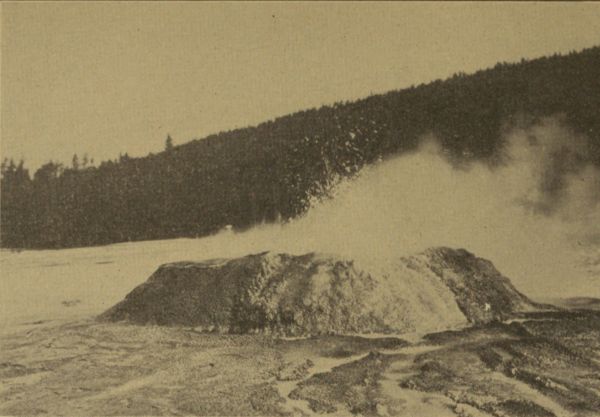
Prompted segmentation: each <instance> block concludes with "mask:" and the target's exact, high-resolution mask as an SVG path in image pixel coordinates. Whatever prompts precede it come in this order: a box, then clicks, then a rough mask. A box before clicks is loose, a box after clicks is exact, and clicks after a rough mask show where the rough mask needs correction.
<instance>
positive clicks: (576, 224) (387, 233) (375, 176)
mask: <svg viewBox="0 0 600 417" xmlns="http://www.w3.org/2000/svg"><path fill="white" fill-rule="evenodd" d="M506 144H507V145H506V147H505V149H504V151H505V152H504V155H503V157H502V158H501V159H502V163H501V164H499V165H496V166H494V167H491V166H488V165H486V164H484V163H479V162H473V163H470V164H469V165H468V166H466V167H465V166H461V167H459V168H457V167H456V166H455V165H453V164H450V163H449V162H448V160H447V159H446V158H445V156H444V152H442V151H441V149H440V148H439V146H438V145H437V141H435V139H429V140H424V142H423V145H422V146H421V147H420V149H419V150H418V151H416V152H413V153H410V154H405V155H403V156H400V157H397V158H394V159H391V160H387V161H384V162H381V163H378V164H375V165H373V166H369V167H367V168H364V169H363V171H362V172H361V173H360V174H359V176H358V177H357V178H354V179H352V180H348V181H343V182H342V183H340V184H339V185H338V186H337V187H336V188H335V189H334V190H333V196H332V198H330V199H325V200H324V201H321V202H319V203H317V204H315V205H314V206H313V207H312V208H311V209H310V210H309V211H308V212H307V214H306V215H305V216H304V217H302V218H300V219H296V220H294V221H292V222H290V223H287V224H277V225H264V226H260V227H256V228H254V229H252V230H250V231H247V232H244V233H239V234H237V233H233V232H231V231H230V232H225V233H222V234H220V235H217V236H213V237H211V238H208V239H202V242H203V243H202V246H203V249H202V250H203V254H204V255H205V256H207V257H208V256H215V257H220V256H223V257H225V256H239V255H244V254H247V253H251V252H258V251H262V250H276V251H285V252H291V253H301V252H310V251H322V252H328V253H337V254H341V255H344V256H348V257H350V258H352V259H355V260H357V262H367V263H370V264H371V265H370V266H371V267H372V266H373V265H383V264H386V262H389V261H390V260H393V259H397V258H398V257H399V256H402V255H405V254H410V253H414V252H416V251H420V250H422V249H425V248H427V247H431V246H441V245H444V246H451V247H463V248H466V249H468V250H470V251H472V252H473V253H475V254H477V255H478V256H482V257H485V258H488V259H490V260H492V261H493V262H494V263H495V264H496V266H497V267H498V268H499V269H500V270H501V271H502V272H503V273H505V274H506V275H507V276H509V277H510V278H511V279H513V282H514V283H515V284H516V285H517V287H518V288H519V289H521V290H523V291H524V292H526V293H527V294H529V295H531V296H543V295H553V296H564V295H582V294H583V295H595V296H600V285H598V284H599V283H600V266H598V265H599V264H598V263H597V262H596V260H595V259H596V258H594V256H597V255H594V251H597V250H598V246H593V243H594V242H596V243H598V242H597V241H598V236H600V171H599V170H598V168H597V167H595V166H593V165H592V164H591V163H590V162H589V159H588V157H587V154H586V149H587V141H586V139H585V138H584V137H581V136H577V135H575V134H573V133H572V132H570V131H569V129H567V128H566V127H564V126H562V125H561V123H560V121H558V120H556V119H548V120H544V121H542V122H541V123H540V124H538V125H536V126H534V127H531V128H527V129H515V130H513V131H512V132H510V133H509V135H508V136H507V138H506ZM598 255H600V253H598ZM586 256H587V258H586ZM371 269H372V268H371Z"/></svg>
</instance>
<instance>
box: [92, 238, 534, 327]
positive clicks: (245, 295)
mask: <svg viewBox="0 0 600 417" xmlns="http://www.w3.org/2000/svg"><path fill="white" fill-rule="evenodd" d="M535 307H536V305H535V304H534V303H532V302H531V301H530V300H529V299H528V298H527V297H525V296H524V295H523V294H521V293H519V292H518V291H517V290H515V288H514V287H513V286H512V285H511V283H510V281H509V280H508V278H506V277H504V276H503V275H501V274H500V273H499V272H498V271H497V270H496V269H495V268H494V266H493V265H492V264H491V262H489V261H486V260H484V259H480V258H477V257H475V256H474V255H473V254H471V253H469V252H467V251H465V250H454V249H449V248H437V249H430V250H428V251H426V252H424V253H423V254H420V255H417V256H412V257H407V258H401V259H400V260H399V261H398V262H396V263H394V264H391V265H389V266H388V267H386V268H385V269H381V270H379V271H378V272H377V273H372V272H370V271H368V270H364V269H362V268H360V266H358V265H355V263H354V262H352V261H348V260H344V259H339V258H336V257H333V256H324V255H318V254H307V255H303V256H291V255H285V254H274V253H262V254H258V255H250V256H246V257H243V258H238V259H233V260H227V261H223V260H218V261H209V262H202V263H192V262H179V263H173V264H167V265H163V266H161V267H160V268H159V269H158V270H157V271H156V272H155V273H154V274H153V275H152V276H151V277H150V278H149V279H148V281H147V282H145V283H144V284H142V285H140V286H139V287H137V288H135V289H134V290H133V291H132V292H131V293H129V294H128V295H127V296H126V298H125V299H124V300H123V301H122V302H121V303H119V304H117V305H115V306H114V307H113V308H111V309H110V310H108V311H107V312H105V313H104V314H103V315H101V319H103V320H109V321H121V320H126V321H130V322H133V323H137V324H158V325H186V326H195V327H200V328H201V329H203V330H205V331H218V332H231V333H247V332H257V331H260V332H276V333H283V334H288V335H310V334H327V333H371V332H377V333H381V332H409V331H410V332H415V331H417V332H423V331H432V330H440V329H448V328H453V327H456V326H461V325H466V324H468V323H485V322H489V321H492V320H496V319H504V318H507V317H509V316H511V315H512V314H513V313H514V312H516V311H523V310H530V309H532V308H535Z"/></svg>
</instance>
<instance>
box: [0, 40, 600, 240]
mask: <svg viewBox="0 0 600 417" xmlns="http://www.w3.org/2000/svg"><path fill="white" fill-rule="evenodd" d="M557 114H560V115H562V116H563V117H564V121H565V123H567V124H568V125H569V126H570V127H571V128H572V129H574V130H575V131H577V132H579V133H583V134H586V135H587V136H588V137H589V139H590V141H589V155H590V158H591V160H592V161H593V163H595V164H596V165H598V166H600V47H594V48H590V49H586V50H584V51H581V52H577V53H575V52H573V53H570V54H568V55H565V56H561V55H554V56H551V57H544V58H540V59H536V60H532V61H525V60H523V61H521V62H519V63H511V64H509V63H499V64H497V65H496V66H495V67H494V68H491V69H487V70H482V71H478V72H476V73H474V74H471V75H466V74H462V73H461V74H455V75H454V76H452V77H450V78H448V79H446V80H436V81H433V82H431V83H427V84H422V85H419V86H412V87H410V88H407V89H404V90H400V91H391V92H388V93H386V94H381V95H373V96H370V97H368V98H366V99H362V100H358V101H355V102H345V103H336V104H334V105H332V106H323V107H321V108H318V109H308V110H304V111H300V112H297V113H294V114H290V115H287V116H284V117H280V118H277V119H275V120H272V121H267V122H265V123H262V124H260V125H258V126H255V127H248V128H243V129H236V130H232V131H228V132H221V133H218V134H214V135H210V136H208V137H206V138H203V139H196V140H192V141H190V142H188V143H185V144H182V145H174V144H173V140H172V138H170V137H168V138H167V141H166V146H165V150H164V151H163V152H160V153H158V154H149V155H147V156H145V157H140V158H131V157H129V156H128V155H127V154H125V155H121V156H120V157H119V158H118V159H117V160H114V161H104V162H101V163H100V164H99V165H98V166H96V165H95V164H94V163H93V161H91V160H88V159H84V160H81V161H80V160H79V158H77V157H74V159H73V161H72V163H71V165H70V166H63V165H61V164H59V163H55V162H48V163H46V164H44V165H43V166H41V167H40V168H39V169H37V170H36V171H35V173H34V174H33V176H31V175H30V173H29V172H28V170H27V168H26V167H25V164H24V163H23V162H22V161H21V162H18V163H15V162H14V161H12V160H10V159H5V161H4V162H3V163H2V172H1V175H2V178H1V184H0V192H1V207H0V215H1V229H0V237H1V245H2V247H10V248H61V247H73V246H89V245H99V244H107V243H113V242H123V241H135V240H147V239H164V238H174V237H196V236H205V235H208V234H211V233H214V232H216V231H218V230H220V229H222V228H223V227H224V226H226V225H232V226H233V227H234V228H236V229H244V228H247V227H250V226H252V225H253V224H256V223H259V222H272V221H276V220H278V219H284V220H285V219H290V218H294V217H296V216H298V215H299V214H301V213H303V212H304V211H305V210H306V209H307V207H308V204H309V202H308V199H309V198H310V196H311V195H315V194H317V195H318V194H320V193H323V192H324V191H325V190H327V188H328V187H329V185H330V183H331V182H332V181H334V179H335V178H338V177H346V176H351V175H354V174H356V173H357V172H358V171H359V170H360V169H361V168H362V167H363V166H364V165H365V164H370V163H372V162H374V161H376V160H378V159H381V158H385V157H388V156H391V155H396V154H399V153H402V152H406V151H410V150H413V149H415V148H416V147H417V146H418V145H419V141H420V140H421V138H422V137H423V135H426V134H433V135H435V136H436V137H437V138H438V140H439V141H440V144H441V146H442V148H443V149H444V151H445V153H446V154H447V155H448V157H449V158H450V159H452V160H454V161H457V162H459V161H465V160H466V161H469V160H484V161H486V162H488V163H490V164H493V163H497V162H498V158H499V155H500V152H499V151H500V150H501V149H502V146H503V137H504V135H503V133H504V132H505V130H506V129H507V127H508V126H513V125H514V124H517V123H519V124H524V125H527V124H531V123H535V122H536V121H537V120H538V119H539V118H541V117H545V116H552V115H557Z"/></svg>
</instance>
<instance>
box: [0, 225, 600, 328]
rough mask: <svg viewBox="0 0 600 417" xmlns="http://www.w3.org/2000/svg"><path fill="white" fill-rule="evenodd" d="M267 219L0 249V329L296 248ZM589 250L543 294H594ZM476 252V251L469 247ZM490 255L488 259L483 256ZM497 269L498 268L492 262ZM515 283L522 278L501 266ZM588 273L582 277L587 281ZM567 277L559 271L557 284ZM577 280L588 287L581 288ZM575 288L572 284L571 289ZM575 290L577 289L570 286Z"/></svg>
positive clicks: (98, 308) (68, 314) (599, 256)
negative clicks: (164, 269)
mask: <svg viewBox="0 0 600 417" xmlns="http://www.w3.org/2000/svg"><path fill="white" fill-rule="evenodd" d="M274 228H275V229H276V228H277V227H275V226H268V227H264V228H261V227H259V228H256V229H254V230H253V231H252V232H251V233H241V234H237V233H234V232H223V233H220V234H218V235H216V236H211V237H207V238H203V239H172V240H161V241H146V242H132V243H120V244H114V245H108V246H101V247H89V248H76V249H62V250H38V251H33V250H28V251H22V252H11V251H8V250H2V251H0V333H4V332H6V331H11V330H12V329H15V328H16V327H21V326H22V325H27V323H32V322H38V321H53V320H71V319H76V318H82V317H90V316H92V315H96V314H99V313H101V312H103V311H104V310H106V309H108V308H109V307H111V306H112V305H114V304H115V303H117V302H118V301H120V300H122V299H123V297H124V296H125V295H126V294H127V293H128V292H129V291H131V290H132V289H133V288H134V287H135V286H137V285H139V284H141V283H142V282H144V281H145V280H146V279H147V278H148V277H149V276H150V275H151V274H152V273H153V272H154V271H155V270H156V269H157V267H158V266H159V265H161V264H163V263H167V262H177V261H184V260H189V261H199V260H206V259H212V258H220V257H223V258H229V257H237V256H243V255H247V254H250V253H257V252H260V251H264V250H271V249H274V250H282V249H285V251H286V252H292V253H294V252H296V253H300V252H302V253H303V252H304V251H305V250H306V248H304V247H303V246H302V245H300V246H299V247H298V248H296V247H295V245H289V247H287V246H286V247H282V245H281V242H278V241H277V238H276V237H277V236H278V234H277V233H274V231H273V229H274ZM596 249H597V248H594V250H590V251H589V252H588V254H587V256H586V257H585V261H584V262H582V267H583V268H584V269H586V270H587V277H588V279H587V280H586V282H584V281H581V282H570V283H569V285H568V286H564V287H563V289H562V291H561V292H560V293H556V294H547V297H567V296H590V297H599V296H600V292H599V291H600V290H599V289H598V286H597V285H593V284H594V283H597V282H598V281H597V277H598V276H600V269H599V267H600V252H598V251H597V250H596ZM476 255H477V253H476ZM491 260H492V261H494V259H491ZM500 271H501V272H504V271H503V270H502V268H500ZM508 276H509V278H511V279H512V281H513V284H515V286H516V287H517V289H523V290H525V293H526V294H527V295H531V296H533V297H534V298H536V296H537V294H530V292H528V291H527V289H528V288H523V286H524V285H523V284H525V283H526V282H525V281H520V280H519V279H516V278H517V277H513V276H511V274H508ZM588 280H589V281H588ZM568 282H569V281H568V280H567V279H566V280H565V284H567V283H568ZM580 288H588V290H587V291H585V293H582V292H581V289H580ZM578 289H579V290H578ZM577 290H578V291H577Z"/></svg>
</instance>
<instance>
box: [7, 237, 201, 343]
mask: <svg viewBox="0 0 600 417" xmlns="http://www.w3.org/2000/svg"><path fill="white" fill-rule="evenodd" d="M203 243H205V242H203V239H200V240H191V239H175V240H164V241H152V242H136V243H123V244H115V245H109V246H102V247H90V248H76V249H63V250H40V251H22V252H10V251H6V250H2V251H1V252H0V271H1V278H0V332H2V331H6V330H8V329H9V328H13V327H14V326H15V325H19V324H24V323H30V322H35V321H41V320H44V321H45V320H59V319H60V320H62V319H72V318H78V317H83V316H89V315H94V314H98V313H100V312H102V311H104V310H105V309H107V308H108V307H110V306H112V305H113V304H115V303H116V302H118V301H120V300H121V299H122V298H123V297H124V296H125V295H126V294H127V293H128V292H129V291H131V290H132V289H133V288H134V287H135V286H137V285H138V284H140V283H142V282H144V281H145V280H146V279H147V278H148V277H149V276H150V275H151V274H152V272H154V271H155V270H156V268H157V267H158V266H159V265H161V264H163V263H165V262H172V261H181V260H196V259H203V258H204V256H202V254H203V252H204V251H203V250H202V249H204V248H203ZM204 253H205V252H204Z"/></svg>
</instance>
